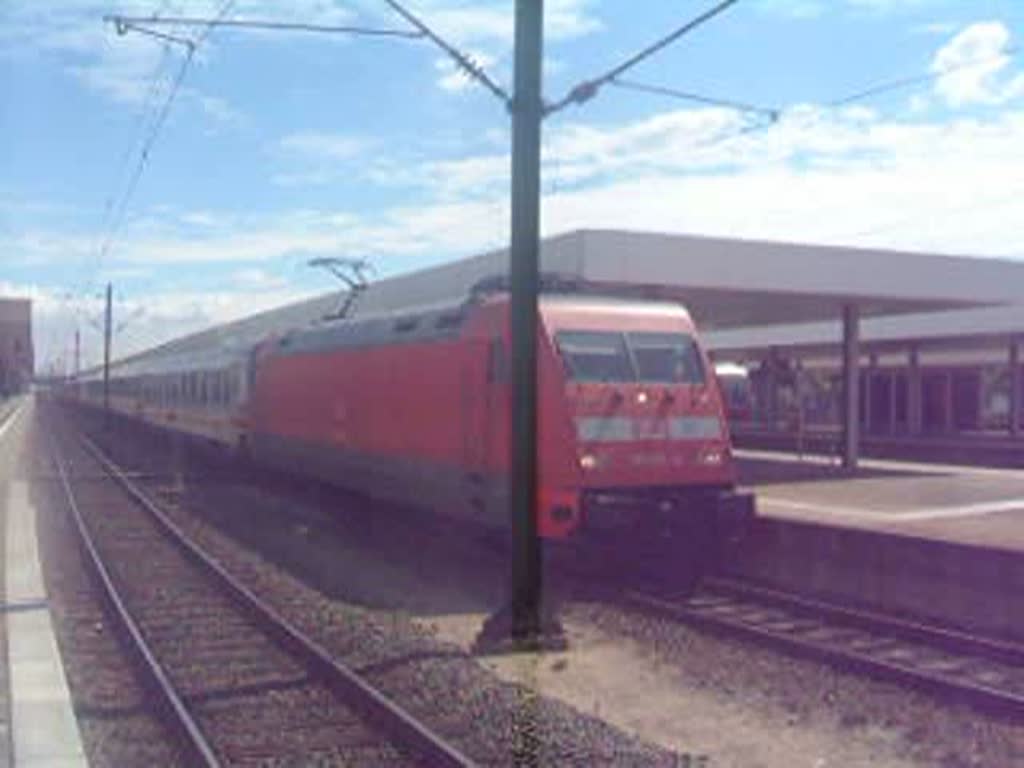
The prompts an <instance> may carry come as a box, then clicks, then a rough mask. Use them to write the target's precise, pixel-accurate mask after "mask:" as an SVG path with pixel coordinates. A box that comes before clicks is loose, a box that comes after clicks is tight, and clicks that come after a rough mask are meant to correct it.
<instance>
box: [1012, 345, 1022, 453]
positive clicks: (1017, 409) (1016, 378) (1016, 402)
mask: <svg viewBox="0 0 1024 768" xmlns="http://www.w3.org/2000/svg"><path fill="white" fill-rule="evenodd" d="M1021 384H1022V381H1021V371H1020V339H1018V338H1017V337H1016V336H1015V337H1013V338H1011V339H1010V436H1011V437H1020V433H1021V417H1022V415H1024V414H1022V412H1024V403H1022V402H1021V401H1022V400H1024V398H1022V396H1021V395H1022V393H1021V391H1020V390H1021Z"/></svg>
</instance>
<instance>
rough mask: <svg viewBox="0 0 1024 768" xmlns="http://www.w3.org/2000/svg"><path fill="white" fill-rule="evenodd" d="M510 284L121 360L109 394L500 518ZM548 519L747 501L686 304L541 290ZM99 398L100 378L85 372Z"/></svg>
mask: <svg viewBox="0 0 1024 768" xmlns="http://www.w3.org/2000/svg"><path fill="white" fill-rule="evenodd" d="M508 308H509V302H508V295H507V293H504V292H502V291H500V290H495V291H474V292H473V294H472V295H471V296H470V298H468V299H467V300H464V301H460V302H457V303H452V304H450V305H446V306H435V307H431V308H425V309H421V310H408V311H402V312H396V313H388V314H382V315H376V316H365V317H356V318H355V319H344V320H336V321H332V322H324V323H321V324H317V325H313V326H310V327H308V328H304V329H301V330H294V331H292V332H289V333H287V334H285V335H283V336H279V337H276V338H269V339H266V340H264V341H263V342H262V343H260V344H259V345H257V346H256V347H255V348H254V349H252V350H250V351H246V352H245V353H244V354H242V353H235V354H228V353H212V352H211V353H210V354H209V355H206V356H205V357H204V356H198V355H195V354H192V355H190V356H189V362H186V361H183V360H182V359H181V358H180V356H179V358H177V359H175V360H167V359H161V355H160V354H159V353H151V354H144V355H142V356H140V357H139V358H138V359H136V360H133V361H129V362H127V363H125V364H123V365H122V366H120V367H117V368H115V369H114V371H113V373H112V376H113V382H114V383H113V386H112V391H113V392H114V397H113V398H112V406H113V407H114V408H116V409H117V410H119V411H121V412H123V413H126V414H129V415H133V416H135V417H137V418H141V419H144V420H146V421H149V422H151V423H154V424H158V425H162V426H164V427H168V428H172V429H176V430H183V431H186V432H189V433H190V434H194V435H198V436H202V437H206V438H209V439H213V440H216V441H219V442H222V443H226V444H228V445H231V446H233V447H235V448H238V449H240V450H244V451H245V452H247V453H248V454H250V455H251V457H252V458H253V459H254V460H255V461H256V462H265V463H267V464H271V465H274V466H281V467H286V468H290V469H291V470H293V471H295V472H298V473H302V474H308V475H315V476H318V477H320V478H323V479H325V480H327V481H330V482H334V483H338V484H341V485H344V486H347V487H350V488H353V489H355V490H359V491H362V492H365V493H366V494H368V495H370V496H372V497H378V498H382V499H391V500H397V501H402V502H413V503H415V504H417V505H422V506H425V507H429V508H432V509H434V510H436V511H437V512H438V513H440V514H445V515H452V516H458V517H462V518H467V519H471V520H476V521H479V522H482V523H485V524H488V525H505V524H506V520H507V511H506V499H507V492H508V488H507V468H508V458H509V457H508V445H509V434H508V433H509V397H510V384H509V376H508V371H509V365H508V359H507V358H508V350H509V347H510V345H509V333H508ZM540 320H541V322H540V329H539V334H538V338H537V344H538V365H539V378H540V381H539V386H540V391H539V398H540V408H539V443H540V444H539V465H540V466H539V488H540V490H539V498H538V505H537V510H538V515H539V519H538V528H539V531H540V533H541V535H542V536H544V537H545V538H549V539H558V538H565V537H569V536H570V535H572V534H574V533H575V532H577V531H581V530H582V531H584V532H586V531H588V530H595V531H596V530H601V529H616V527H618V526H623V525H625V526H628V527H631V528H643V527H644V526H645V525H647V524H648V523H649V522H651V521H652V520H655V519H657V520H659V521H660V522H661V523H664V522H665V521H669V522H670V523H671V524H672V526H673V527H674V528H677V529H679V530H683V531H685V532H687V533H688V534H689V535H688V539H687V540H689V541H691V542H697V541H701V542H703V543H705V544H706V543H707V539H706V536H705V534H707V533H708V532H712V531H714V532H716V535H723V534H724V532H726V531H728V530H731V529H733V527H734V526H735V525H736V524H737V523H738V522H740V521H742V520H743V519H744V518H745V517H747V516H749V514H750V513H751V511H752V501H751V499H750V497H749V496H746V495H744V494H737V493H735V491H734V485H735V480H736V476H735V468H734V465H733V458H732V454H731V450H730V442H729V433H728V427H727V424H726V416H725V410H724V405H723V401H722V396H721V394H720V391H719V387H718V384H717V382H716V378H715V376H714V372H713V369H712V368H711V366H710V364H709V362H708V360H707V357H706V355H705V354H704V352H703V351H702V350H701V348H700V345H699V343H698V341H697V336H696V332H695V328H694V325H693V322H692V321H691V319H690V316H689V314H688V312H687V311H686V310H685V309H684V308H683V307H682V306H680V305H678V304H672V303H667V302H651V301H638V300H624V299H614V298H602V297H596V296H589V295H581V294H562V295H559V294H545V295H543V296H542V298H541V301H540ZM84 389H85V396H86V397H87V398H88V399H89V400H91V401H93V402H96V401H97V399H98V398H99V397H100V396H101V391H102V390H101V382H100V381H99V380H98V379H97V380H93V381H91V382H88V383H87V384H86V386H85V388H84Z"/></svg>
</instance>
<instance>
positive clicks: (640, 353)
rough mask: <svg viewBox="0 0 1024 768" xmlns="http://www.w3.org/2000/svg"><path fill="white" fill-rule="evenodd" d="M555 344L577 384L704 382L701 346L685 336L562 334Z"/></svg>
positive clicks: (646, 333) (602, 332)
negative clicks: (589, 382)
mask: <svg viewBox="0 0 1024 768" xmlns="http://www.w3.org/2000/svg"><path fill="white" fill-rule="evenodd" d="M555 342H556V343H557V345H558V349H559V351H560V352H561V354H562V359H563V360H564V361H565V366H566V370H567V371H568V373H569V377H570V378H571V379H572V380H574V381H647V382H657V383H665V384H703V383H704V364H703V361H702V360H701V356H700V352H699V351H698V349H697V344H696V342H694V340H693V339H691V338H690V337H689V336H687V335H685V334H681V333H651V332H634V333H626V334H622V333H615V332H612V331H559V332H558V333H556V334H555Z"/></svg>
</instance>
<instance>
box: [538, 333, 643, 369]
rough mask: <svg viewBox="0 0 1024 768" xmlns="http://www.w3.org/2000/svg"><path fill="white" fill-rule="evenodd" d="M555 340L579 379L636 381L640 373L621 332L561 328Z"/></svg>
mask: <svg viewBox="0 0 1024 768" xmlns="http://www.w3.org/2000/svg"><path fill="white" fill-rule="evenodd" d="M555 343H556V344H557V345H558V350H559V352H561V354H562V359H563V360H564V361H565V366H566V369H567V370H568V372H569V376H570V377H571V378H572V379H574V380H575V381H633V380H634V379H636V375H635V374H634V371H633V364H632V363H631V362H630V360H629V353H628V352H627V351H626V342H625V339H624V338H623V336H622V334H621V333H612V332H606V331H559V332H558V333H556V334H555Z"/></svg>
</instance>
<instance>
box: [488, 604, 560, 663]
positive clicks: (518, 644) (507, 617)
mask: <svg viewBox="0 0 1024 768" xmlns="http://www.w3.org/2000/svg"><path fill="white" fill-rule="evenodd" d="M568 648H569V641H568V639H567V638H566V636H565V629H564V628H563V627H562V622H561V621H559V620H558V617H557V616H556V615H555V613H554V611H553V610H551V609H543V608H541V609H530V608H526V609H524V608H523V607H522V606H514V605H512V604H506V605H504V606H502V607H501V608H500V609H499V610H497V611H496V612H495V613H492V614H491V615H490V616H488V617H487V620H486V621H484V624H483V626H482V627H481V628H480V632H479V633H478V634H477V636H476V640H474V641H473V653H474V654H476V655H478V656H496V655H502V654H509V653H543V652H551V651H565V650H567V649H568Z"/></svg>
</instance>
